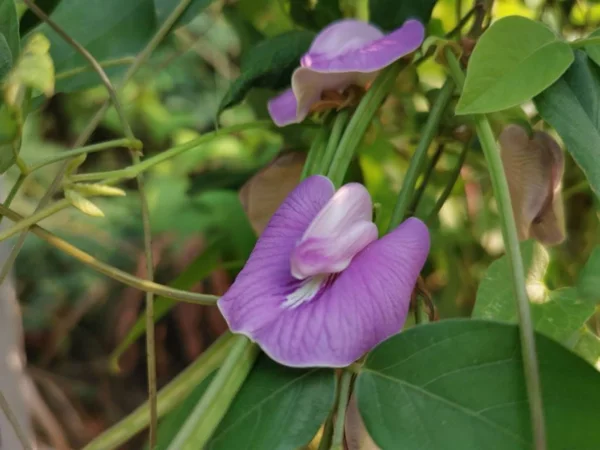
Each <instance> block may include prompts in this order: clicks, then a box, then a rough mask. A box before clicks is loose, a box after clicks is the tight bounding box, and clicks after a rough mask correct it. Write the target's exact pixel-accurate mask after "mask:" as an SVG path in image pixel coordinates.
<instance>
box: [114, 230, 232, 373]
mask: <svg viewBox="0 0 600 450" xmlns="http://www.w3.org/2000/svg"><path fill="white" fill-rule="evenodd" d="M221 247H222V244H221V240H219V239H217V240H215V241H213V242H212V243H211V244H209V245H208V246H207V248H206V249H205V250H204V251H203V252H202V253H201V254H200V255H198V257H197V258H196V259H195V260H194V261H192V263H190V265H188V266H187V267H186V268H185V269H184V270H183V272H181V273H180V274H179V276H178V277H177V278H175V280H173V281H172V282H171V283H169V286H170V287H173V288H175V289H183V290H188V289H191V288H192V287H194V285H195V284H197V283H198V282H200V281H202V279H204V278H206V277H207V276H208V275H210V274H211V272H212V271H213V270H215V269H216V268H217V267H218V265H219V261H220V258H221V252H222V251H221ZM176 304H177V302H176V301H174V300H171V299H169V298H165V297H162V296H159V297H156V299H155V300H154V322H158V321H159V320H160V319H161V318H162V317H164V316H165V315H166V314H167V313H168V312H169V311H170V310H171V309H173V307H174V306H175V305H176ZM145 333H146V313H145V312H142V314H141V315H140V317H138V319H137V320H136V321H135V323H134V324H133V326H132V327H131V329H130V330H129V331H128V332H127V335H126V336H125V337H124V338H123V340H122V341H121V342H120V343H119V345H118V347H117V348H116V349H115V350H114V351H113V352H112V354H111V355H110V366H111V367H113V368H115V367H118V366H119V358H120V357H121V355H122V354H123V353H125V351H126V350H127V349H128V348H129V347H130V346H131V344H133V343H134V342H135V341H136V340H137V339H138V338H139V337H140V336H143V335H144V334H145Z"/></svg>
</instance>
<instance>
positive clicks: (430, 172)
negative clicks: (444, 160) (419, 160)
mask: <svg viewBox="0 0 600 450" xmlns="http://www.w3.org/2000/svg"><path fill="white" fill-rule="evenodd" d="M443 152H444V145H443V144H439V145H438V146H437V148H436V150H435V153H434V154H433V157H432V158H431V161H430V162H429V164H428V165H427V169H425V174H424V175H423V180H421V183H420V184H419V187H418V188H417V191H416V192H415V195H414V196H413V199H412V202H411V204H410V208H409V209H408V214H409V215H414V214H415V212H416V211H417V208H418V207H419V203H420V202H421V198H422V197H423V194H424V193H425V189H426V188H427V185H428V184H429V180H430V179H431V175H433V172H434V170H435V167H436V166H437V163H438V161H439V160H440V158H441V157H442V153H443Z"/></svg>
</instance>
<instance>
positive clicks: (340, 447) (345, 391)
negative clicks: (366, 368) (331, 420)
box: [331, 370, 353, 450]
mask: <svg viewBox="0 0 600 450" xmlns="http://www.w3.org/2000/svg"><path fill="white" fill-rule="evenodd" d="M352 377H353V373H352V372H351V371H349V370H344V371H343V372H342V375H341V377H340V382H339V383H340V385H339V391H338V403H337V408H336V418H335V425H334V427H333V439H332V440H331V450H344V425H345V424H346V410H347V408H348V401H349V399H350V387H351V385H352Z"/></svg>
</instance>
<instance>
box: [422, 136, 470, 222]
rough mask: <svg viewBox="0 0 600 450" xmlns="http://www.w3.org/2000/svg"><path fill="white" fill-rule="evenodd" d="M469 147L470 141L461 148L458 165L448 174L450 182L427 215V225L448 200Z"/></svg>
mask: <svg viewBox="0 0 600 450" xmlns="http://www.w3.org/2000/svg"><path fill="white" fill-rule="evenodd" d="M470 147H471V141H469V142H467V143H465V145H464V146H463V149H462V151H461V152H460V156H459V157H458V163H457V164H456V167H455V168H454V170H452V174H450V180H449V181H448V184H446V187H445V188H444V191H443V192H442V193H441V194H440V197H439V198H438V200H437V202H436V203H435V206H434V207H433V209H432V210H431V212H430V213H429V216H428V217H427V220H426V223H427V224H430V223H431V221H432V220H433V219H434V218H435V217H436V216H437V215H438V214H439V212H440V210H441V209H442V206H444V203H446V200H447V199H448V197H450V194H451V193H452V189H454V185H455V184H456V181H457V180H458V177H459V176H460V171H461V169H462V166H463V165H464V163H465V160H466V159H467V154H468V153H469V148H470Z"/></svg>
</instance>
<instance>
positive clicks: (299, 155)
mask: <svg viewBox="0 0 600 450" xmlns="http://www.w3.org/2000/svg"><path fill="white" fill-rule="evenodd" d="M305 160H306V153H304V152H289V153H285V154H282V155H280V156H278V157H277V158H276V159H275V160H274V161H273V162H272V163H271V164H269V165H268V166H267V167H265V168H264V169H262V170H261V171H260V172H258V173H257V174H256V175H254V176H253V177H252V178H250V180H248V181H247V182H246V184H244V186H242V189H241V190H240V201H241V202H242V205H243V206H244V210H245V211H246V214H247V215H248V218H249V219H250V224H251V225H252V228H253V229H254V231H255V232H256V234H257V235H260V234H261V233H262V232H263V230H264V229H265V227H266V226H267V223H268V222H269V219H271V216H272V215H273V214H274V213H275V211H277V208H279V206H280V205H281V203H283V201H284V200H285V198H286V197H287V196H288V194H289V193H290V192H291V191H292V190H293V189H294V188H295V187H296V185H297V184H298V183H299V181H300V175H301V174H302V168H303V166H304V161H305Z"/></svg>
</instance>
